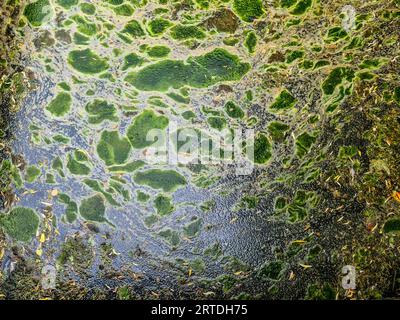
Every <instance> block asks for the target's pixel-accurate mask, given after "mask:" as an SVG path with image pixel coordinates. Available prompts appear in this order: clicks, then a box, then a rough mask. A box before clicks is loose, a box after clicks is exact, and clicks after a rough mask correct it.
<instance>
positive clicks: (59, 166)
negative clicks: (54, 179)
mask: <svg viewBox="0 0 400 320" xmlns="http://www.w3.org/2000/svg"><path fill="white" fill-rule="evenodd" d="M51 168H52V169H54V170H56V171H57V173H58V174H59V175H60V176H61V177H63V178H64V176H65V175H64V165H63V162H62V160H61V158H60V157H56V158H54V160H53V162H52V163H51Z"/></svg>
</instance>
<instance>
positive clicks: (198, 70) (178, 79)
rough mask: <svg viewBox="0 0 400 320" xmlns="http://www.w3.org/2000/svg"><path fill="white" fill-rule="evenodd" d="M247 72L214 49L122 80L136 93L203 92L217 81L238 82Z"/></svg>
mask: <svg viewBox="0 0 400 320" xmlns="http://www.w3.org/2000/svg"><path fill="white" fill-rule="evenodd" d="M249 69H250V65H249V64H248V63H243V62H241V61H240V60H239V58H238V57H237V56H235V55H232V54H230V53H229V52H228V51H226V50H225V49H215V50H214V51H212V52H209V53H207V54H205V55H204V56H198V57H190V58H189V59H188V60H187V61H186V62H184V61H179V60H163V61H161V62H158V63H155V64H152V65H149V66H147V67H144V68H143V69H141V70H139V71H138V72H135V73H130V74H129V75H128V76H127V77H126V78H125V80H126V81H127V82H129V83H130V84H132V85H133V86H135V87H136V88H137V89H139V90H144V91H167V90H168V89H169V88H174V89H179V88H182V87H184V86H191V87H196V88H203V87H208V86H211V85H214V84H216V83H218V82H221V81H237V80H240V79H241V78H242V77H243V76H244V75H245V74H246V73H247V72H248V71H249Z"/></svg>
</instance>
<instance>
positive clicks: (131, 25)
mask: <svg viewBox="0 0 400 320" xmlns="http://www.w3.org/2000/svg"><path fill="white" fill-rule="evenodd" d="M121 32H122V33H125V34H128V35H129V36H130V37H132V38H140V37H143V36H145V35H146V34H145V32H144V30H143V28H142V25H141V24H140V22H139V21H137V20H131V21H129V22H128V23H127V24H126V25H125V26H124V28H123V29H122V31H121Z"/></svg>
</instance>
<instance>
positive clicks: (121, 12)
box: [113, 3, 135, 17]
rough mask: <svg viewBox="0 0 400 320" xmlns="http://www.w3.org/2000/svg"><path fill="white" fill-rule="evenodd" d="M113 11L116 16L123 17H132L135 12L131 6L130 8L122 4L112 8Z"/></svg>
mask: <svg viewBox="0 0 400 320" xmlns="http://www.w3.org/2000/svg"><path fill="white" fill-rule="evenodd" d="M113 10H114V12H115V14H116V15H118V16H125V17H129V16H131V15H133V13H134V12H135V10H134V9H133V8H132V6H130V5H129V4H127V3H125V4H122V5H120V6H118V7H115V8H113Z"/></svg>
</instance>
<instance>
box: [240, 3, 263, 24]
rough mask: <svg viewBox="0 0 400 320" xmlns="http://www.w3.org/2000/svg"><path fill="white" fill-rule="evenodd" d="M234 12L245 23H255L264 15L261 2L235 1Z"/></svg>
mask: <svg viewBox="0 0 400 320" xmlns="http://www.w3.org/2000/svg"><path fill="white" fill-rule="evenodd" d="M233 10H234V11H235V12H236V13H237V15H238V16H239V17H240V18H241V19H242V20H243V21H245V22H253V21H254V20H255V19H258V18H260V17H261V16H262V15H263V13H264V9H263V5H262V1H261V0H233Z"/></svg>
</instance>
